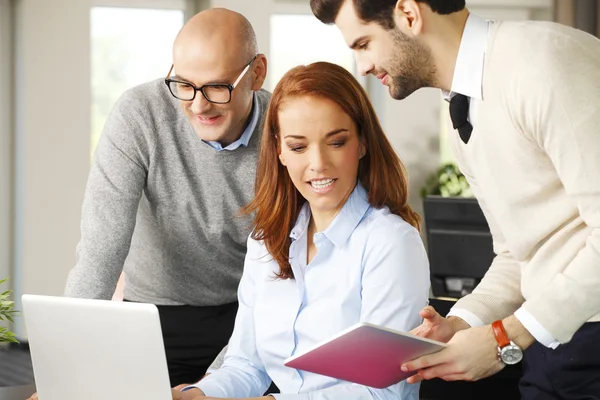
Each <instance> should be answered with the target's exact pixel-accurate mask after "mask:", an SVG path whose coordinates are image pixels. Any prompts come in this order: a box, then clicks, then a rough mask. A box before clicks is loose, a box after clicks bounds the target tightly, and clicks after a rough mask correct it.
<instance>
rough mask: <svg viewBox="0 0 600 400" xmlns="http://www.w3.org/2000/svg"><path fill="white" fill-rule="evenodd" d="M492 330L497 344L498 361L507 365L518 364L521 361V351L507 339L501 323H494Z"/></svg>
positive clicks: (499, 321)
mask: <svg viewBox="0 0 600 400" xmlns="http://www.w3.org/2000/svg"><path fill="white" fill-rule="evenodd" d="M492 330H493V331H494V336H495V337H496V342H498V360H499V361H501V362H503V363H504V364H507V365H513V364H517V363H519V362H520V361H521V360H522V359H523V350H522V349H521V348H520V347H519V346H517V345H516V344H515V343H514V342H512V341H511V340H510V339H509V338H508V335H507V334H506V330H505V329H504V325H502V321H501V320H498V321H494V322H493V323H492Z"/></svg>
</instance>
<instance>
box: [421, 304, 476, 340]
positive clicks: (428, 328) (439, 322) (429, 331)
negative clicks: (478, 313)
mask: <svg viewBox="0 0 600 400" xmlns="http://www.w3.org/2000/svg"><path fill="white" fill-rule="evenodd" d="M419 315H420V316H421V317H422V318H423V323H422V324H421V325H419V326H417V327H416V328H415V329H413V330H412V331H410V333H412V334H413V335H416V336H421V337H424V338H427V339H433V340H437V341H438V342H444V343H447V342H448V341H449V340H450V339H451V338H452V337H453V336H454V334H455V333H456V332H458V331H459V330H463V329H467V328H469V324H467V323H466V322H465V321H463V320H462V319H460V318H457V317H450V318H444V317H442V316H441V315H440V314H438V312H437V311H435V308H433V307H432V306H426V307H425V308H423V309H422V310H421V311H420V312H419Z"/></svg>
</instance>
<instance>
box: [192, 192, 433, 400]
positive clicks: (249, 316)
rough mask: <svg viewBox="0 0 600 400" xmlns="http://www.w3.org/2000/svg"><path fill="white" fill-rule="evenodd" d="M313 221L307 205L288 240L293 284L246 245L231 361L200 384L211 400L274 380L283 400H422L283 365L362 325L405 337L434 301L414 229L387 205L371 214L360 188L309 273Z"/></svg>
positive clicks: (245, 393)
mask: <svg viewBox="0 0 600 400" xmlns="http://www.w3.org/2000/svg"><path fill="white" fill-rule="evenodd" d="M310 217H311V214H310V208H309V206H308V204H305V205H304V207H303V208H302V211H301V212H300V215H299V217H298V219H297V221H296V225H295V227H294V228H293V229H292V231H291V233H290V237H291V239H292V243H291V246H290V253H289V254H290V262H291V267H292V270H293V272H294V276H295V279H287V280H281V279H276V278H275V274H276V273H277V272H278V271H279V266H278V265H277V263H276V262H275V261H273V260H272V258H271V257H270V256H269V255H268V253H267V250H266V247H265V246H264V244H263V243H262V242H258V241H255V240H253V239H252V238H250V239H249V240H248V253H247V256H246V262H245V264H244V273H243V276H242V280H241V282H240V286H239V290H238V299H239V310H238V314H237V317H236V321H235V328H234V331H233V335H232V337H231V340H230V342H229V349H228V351H227V354H226V356H225V361H224V363H223V366H222V367H221V368H220V369H218V370H215V371H213V372H212V373H211V374H210V375H209V376H207V377H206V378H204V379H203V380H201V381H200V382H198V383H197V384H196V385H194V386H196V387H198V388H200V389H201V390H202V391H203V392H204V393H205V394H206V395H207V396H211V397H236V398H237V397H240V398H242V397H254V396H261V395H262V394H263V393H264V392H265V391H266V390H267V388H268V387H269V384H270V382H271V379H272V380H273V381H274V382H275V384H276V385H277V386H278V387H279V389H280V390H281V394H275V395H273V396H275V397H276V398H277V399H284V400H285V399H294V400H300V399H306V400H308V399H311V400H325V399H353V400H360V399H381V400H385V399H389V400H391V399H406V400H417V399H418V392H419V385H418V384H416V385H409V384H407V383H406V382H405V381H404V382H400V383H398V384H396V385H392V386H390V387H388V388H386V389H374V388H370V387H366V386H362V385H357V384H353V383H348V382H344V381H340V380H337V379H334V378H330V377H326V376H322V375H317V374H313V373H309V372H305V371H300V370H296V369H293V368H289V367H286V366H284V365H283V363H284V360H285V359H286V358H288V357H290V356H293V355H295V354H298V353H299V352H302V351H304V350H307V349H308V348H310V347H312V346H314V345H315V344H317V343H319V342H321V341H323V340H327V339H329V338H331V337H332V336H334V335H336V334H337V333H339V332H340V331H342V330H344V329H347V328H348V327H350V326H351V325H354V324H356V323H357V322H363V321H364V322H369V323H373V324H377V325H382V326H385V327H389V328H392V329H395V330H398V331H404V332H405V331H409V330H410V329H412V328H414V327H416V326H418V325H419V324H420V323H421V318H420V316H419V310H421V309H422V308H423V307H424V306H425V305H426V304H427V301H428V293H429V266H428V261H427V255H426V253H425V250H424V247H423V243H422V241H421V238H420V236H419V233H418V231H417V230H416V229H415V228H413V227H412V226H411V225H409V224H408V223H407V222H405V221H404V220H403V219H402V218H401V217H399V216H397V215H395V214H392V213H390V211H389V209H388V208H387V207H384V208H381V209H376V208H373V207H371V206H370V205H369V203H368V201H367V192H366V190H365V189H364V188H363V187H362V186H361V185H360V184H358V185H357V186H356V188H355V189H354V191H353V193H352V194H351V196H350V197H349V198H348V201H347V202H346V204H345V205H344V206H343V208H342V210H341V211H340V213H339V214H338V216H337V217H336V218H335V219H334V220H333V222H332V223H331V225H330V226H329V227H328V228H327V229H326V230H325V231H323V232H320V233H315V234H314V243H315V245H316V247H317V249H318V252H317V255H316V256H315V257H314V259H313V260H312V261H311V262H310V263H309V264H308V265H307V262H306V261H307V243H308V242H307V231H308V225H309V221H310ZM207 329H210V327H207ZM348 351H352V349H348Z"/></svg>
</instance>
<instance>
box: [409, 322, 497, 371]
mask: <svg viewBox="0 0 600 400" xmlns="http://www.w3.org/2000/svg"><path fill="white" fill-rule="evenodd" d="M503 368H504V364H503V363H502V362H500V361H498V345H497V343H496V339H495V338H494V333H493V332H492V327H491V326H490V325H486V326H481V327H476V328H469V329H466V330H461V331H460V332H457V333H456V334H455V335H454V336H453V337H452V339H450V341H449V342H448V347H446V348H445V349H444V350H441V351H439V352H437V353H433V354H429V355H426V356H423V357H420V358H417V359H416V360H413V361H409V362H407V363H405V364H404V365H402V370H403V371H405V372H407V371H418V372H417V375H413V376H411V377H410V378H408V379H407V382H408V383H417V382H419V381H421V380H423V379H432V378H441V379H443V380H445V381H458V380H461V381H476V380H479V379H482V378H485V377H488V376H490V375H493V374H495V373H497V372H499V371H500V370H502V369H503Z"/></svg>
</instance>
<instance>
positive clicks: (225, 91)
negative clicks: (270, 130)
mask: <svg viewBox="0 0 600 400" xmlns="http://www.w3.org/2000/svg"><path fill="white" fill-rule="evenodd" d="M256 57H258V54H257V55H255V56H254V57H253V58H252V60H250V62H249V63H248V64H246V67H245V68H244V70H243V71H242V73H241V74H240V76H238V78H237V79H236V80H235V82H233V84H231V85H230V84H226V83H207V84H206V85H202V86H200V87H196V85H194V84H193V83H190V82H185V81H179V80H177V79H170V78H169V76H171V72H173V65H171V69H170V70H169V73H168V74H167V77H166V78H165V83H166V85H167V87H168V88H169V91H170V92H171V94H172V95H173V97H175V98H176V99H179V100H183V101H192V100H194V98H196V92H201V93H202V95H203V96H204V98H205V99H206V100H207V101H210V102H211V103H216V104H226V103H229V102H230V101H231V92H233V89H235V88H236V87H237V85H238V83H240V81H241V80H242V78H243V77H244V75H246V72H248V70H249V69H250V66H251V65H252V63H253V62H254V60H256Z"/></svg>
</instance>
